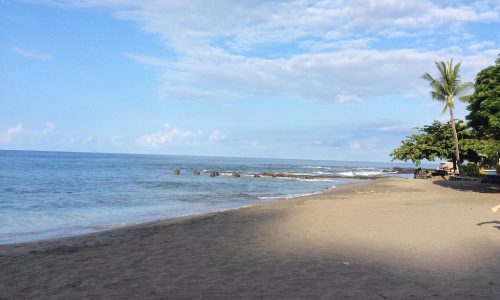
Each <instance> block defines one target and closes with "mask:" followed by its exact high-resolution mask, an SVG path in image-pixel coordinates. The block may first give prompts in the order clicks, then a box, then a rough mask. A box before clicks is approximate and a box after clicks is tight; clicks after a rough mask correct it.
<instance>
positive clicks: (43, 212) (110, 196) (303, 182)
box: [0, 150, 408, 244]
mask: <svg viewBox="0 0 500 300" xmlns="http://www.w3.org/2000/svg"><path fill="white" fill-rule="evenodd" d="M395 166H408V165H401V164H399V165H397V164H391V163H370V162H341V161H312V160H283V159H257V158H225V157H193V156H169V155H136V154H97V153H66V152H38V151H7V150H4V151H0V244H9V243H18V242H26V241H35V240H42V239H50V238H57V237H63V236H72V235H78V234H84V233H91V232H96V231H101V230H106V229H111V228H115V227H119V226H124V225H129V224H135V223H140V222H147V221H154V220H158V219H165V218H173V217H179V216H186V215H193V214H200V213H206V212H213V211H221V210H226V209H232V208H238V207H244V206H248V205H252V204H258V203H262V202H265V201H277V200H279V199H283V198H292V197H297V196H301V195H309V194H314V193H318V192H321V191H324V190H326V189H331V188H335V187H336V186H339V185H344V184H349V183H353V182H357V181H360V180H362V179H356V178H354V177H355V176H374V175H378V174H387V175H392V176H406V175H398V174H396V172H394V171H393V169H392V168H393V167H395ZM174 170H179V171H180V175H174ZM195 170H199V171H200V175H195ZM215 171H217V172H219V174H220V176H216V177H211V176H209V175H210V173H211V172H215ZM233 172H237V173H238V174H239V175H240V177H234V176H232V175H233ZM266 172H268V173H269V172H274V173H281V175H280V176H277V177H272V176H260V177H255V176H254V174H262V173H266Z"/></svg>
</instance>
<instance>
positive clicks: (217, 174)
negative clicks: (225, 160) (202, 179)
mask: <svg viewBox="0 0 500 300" xmlns="http://www.w3.org/2000/svg"><path fill="white" fill-rule="evenodd" d="M219 175H220V173H219V172H217V171H212V172H210V177H217V176H219Z"/></svg>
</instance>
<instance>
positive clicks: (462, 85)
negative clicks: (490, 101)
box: [422, 59, 474, 172]
mask: <svg viewBox="0 0 500 300" xmlns="http://www.w3.org/2000/svg"><path fill="white" fill-rule="evenodd" d="M434 63H435V64H436V67H437V69H438V70H439V74H440V78H439V79H434V78H433V77H432V76H431V75H429V73H425V74H424V75H422V79H425V80H426V81H427V82H429V86H430V87H431V88H432V90H431V96H432V99H434V100H438V101H441V102H444V103H445V104H444V108H443V112H442V113H445V112H446V110H448V111H449V112H450V123H451V130H452V132H453V139H454V144H455V159H454V161H453V169H454V171H455V172H457V170H458V167H459V164H460V151H459V148H458V136H457V129H456V127H455V117H454V115H453V109H454V107H455V103H454V102H453V100H454V98H455V97H458V99H460V100H461V101H467V100H468V98H469V97H470V95H463V94H464V93H465V91H467V90H468V89H470V88H473V87H474V84H473V83H472V82H461V81H460V74H459V71H460V65H461V64H462V63H461V62H459V63H458V64H456V65H455V66H453V59H452V60H450V61H449V62H444V61H441V62H434Z"/></svg>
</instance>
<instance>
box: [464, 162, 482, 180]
mask: <svg viewBox="0 0 500 300" xmlns="http://www.w3.org/2000/svg"><path fill="white" fill-rule="evenodd" d="M460 174H462V175H465V176H471V177H477V176H479V166H478V165H477V164H473V163H468V164H466V165H462V166H460Z"/></svg>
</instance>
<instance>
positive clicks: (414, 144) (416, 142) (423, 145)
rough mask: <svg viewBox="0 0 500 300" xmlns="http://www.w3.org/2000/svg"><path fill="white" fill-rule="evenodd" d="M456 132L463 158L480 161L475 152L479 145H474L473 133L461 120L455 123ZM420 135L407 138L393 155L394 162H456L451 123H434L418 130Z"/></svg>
mask: <svg viewBox="0 0 500 300" xmlns="http://www.w3.org/2000/svg"><path fill="white" fill-rule="evenodd" d="M454 124H455V126H456V132H457V135H458V137H459V138H460V146H461V147H460V149H461V151H462V152H461V153H460V154H461V156H460V157H461V158H462V159H467V160H469V161H479V160H480V157H479V154H478V153H477V151H476V150H475V149H476V148H475V147H477V146H478V144H474V143H473V142H471V141H474V136H473V132H472V131H471V130H469V129H467V126H466V125H465V123H464V122H463V121H461V120H457V121H456V122H454ZM416 129H417V130H418V132H419V133H418V134H413V135H410V136H408V137H406V140H404V141H402V142H401V143H402V145H401V146H400V147H399V148H396V149H395V150H394V151H393V152H392V153H391V154H390V156H391V158H392V160H403V161H408V160H411V161H413V162H414V163H415V164H416V165H420V163H421V161H422V160H423V159H427V160H430V161H433V160H435V159H436V158H439V159H443V160H447V159H452V160H456V159H457V157H456V153H455V151H454V149H453V144H454V136H453V133H452V130H451V122H448V123H442V122H439V121H434V122H432V124H430V125H425V126H424V127H420V128H418V127H417V128H416Z"/></svg>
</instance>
